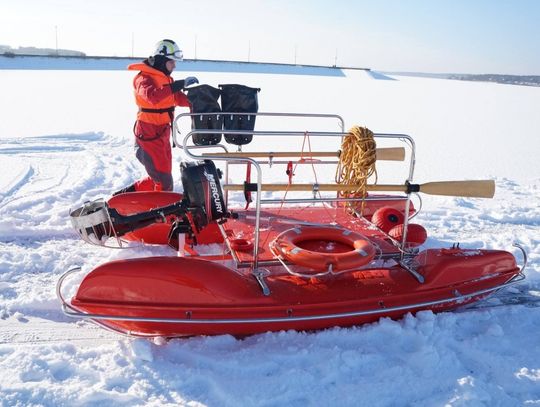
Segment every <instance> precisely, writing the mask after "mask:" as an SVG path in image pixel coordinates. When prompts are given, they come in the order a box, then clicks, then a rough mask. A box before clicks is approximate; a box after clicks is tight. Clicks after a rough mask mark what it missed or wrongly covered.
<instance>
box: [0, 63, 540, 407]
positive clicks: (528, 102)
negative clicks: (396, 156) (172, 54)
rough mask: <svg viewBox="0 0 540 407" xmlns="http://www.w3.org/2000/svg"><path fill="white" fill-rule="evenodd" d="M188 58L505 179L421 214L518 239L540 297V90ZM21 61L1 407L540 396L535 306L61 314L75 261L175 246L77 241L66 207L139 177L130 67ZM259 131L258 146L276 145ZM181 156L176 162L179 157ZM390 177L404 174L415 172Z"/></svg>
mask: <svg viewBox="0 0 540 407" xmlns="http://www.w3.org/2000/svg"><path fill="white" fill-rule="evenodd" d="M66 63H67V62H66ZM179 65H181V64H179ZM190 67H192V68H194V69H193V70H192V71H189V74H195V75H196V76H197V77H198V78H199V80H200V81H201V82H202V83H208V84H211V85H213V86H217V85H218V84H220V83H242V84H245V85H248V86H253V87H260V88H261V89H262V90H261V93H260V95H259V104H260V111H265V112H270V111H281V112H311V113H337V114H340V115H341V116H342V117H343V118H344V120H345V123H346V128H348V127H350V126H352V125H353V124H360V125H366V126H368V127H369V128H370V129H372V130H374V131H376V132H385V133H405V134H409V135H411V136H413V137H414V140H415V142H416V146H417V155H416V171H415V180H416V181H417V182H420V183H422V182H429V181H439V180H452V179H484V178H486V179H494V180H495V181H496V184H497V192H496V195H495V198H494V199H493V200H485V199H472V198H471V199H469V198H457V197H456V198H453V197H435V196H428V195H426V196H423V197H422V198H423V210H422V212H421V213H420V214H419V215H418V216H417V217H416V218H415V222H416V223H421V224H422V225H424V226H425V227H426V229H427V230H428V236H429V238H428V242H427V245H428V246H430V247H437V246H440V245H443V246H450V245H451V244H452V243H454V242H460V243H461V246H462V247H466V248H500V249H506V250H510V251H513V252H514V253H515V254H516V257H517V258H518V260H519V261H520V262H521V256H520V253H519V251H518V250H517V249H515V248H513V247H512V246H511V245H512V243H514V242H516V243H519V244H521V245H523V246H524V247H525V248H526V250H527V252H528V257H529V265H528V266H527V269H526V272H527V276H528V279H527V280H526V281H525V282H524V283H521V284H520V286H518V287H517V288H518V289H519V290H522V289H527V290H530V291H531V292H532V293H534V292H536V293H537V294H538V293H539V291H540V233H539V232H540V205H538V202H540V171H539V169H540V164H539V161H538V159H537V157H536V155H537V152H538V151H540V137H538V129H539V128H540V115H538V113H537V112H538V106H540V88H534V87H522V86H510V85H500V84H492V83H476V82H461V81H449V80H441V79H428V78H412V77H405V76H403V77H401V76H393V77H392V78H389V77H387V76H385V75H382V74H379V73H376V72H371V73H370V72H364V71H355V70H339V71H340V72H339V74H338V75H335V74H328V75H325V74H323V73H321V72H318V73H315V74H314V73H310V72H309V71H307V72H308V74H303V75H299V74H297V73H296V72H295V73H287V72H283V71H278V70H279V69H278V68H279V67H274V69H275V71H272V66H269V67H268V66H267V67H265V70H266V71H265V73H262V72H263V71H260V72H258V73H254V72H245V71H243V72H231V66H230V65H215V64H214V69H213V71H212V70H211V69H209V68H201V69H200V70H196V69H195V68H197V65H196V64H194V65H191V66H190ZM24 68H25V69H14V68H13V67H12V68H10V69H9V70H0V89H2V91H3V94H4V97H2V98H0V110H1V111H2V112H4V115H3V116H2V120H1V121H0V163H1V171H0V405H2V406H13V405H14V406H27V405H35V406H37V405H45V406H56V405H81V406H98V405H129V406H136V405H150V406H162V405H170V406H177V405H187V406H201V405H210V406H238V405H250V406H251V405H253V406H275V405H288V406H304V405H335V404H337V403H339V404H340V405H346V406H349V405H350V406H353V405H370V406H410V405H414V406H432V405H437V406H438V405H441V406H442V405H448V406H514V405H538V404H540V347H539V346H538V337H539V336H540V318H539V310H540V308H536V307H527V306H524V305H516V306H497V307H490V308H483V309H476V310H462V311H458V312H454V313H442V314H436V315H435V314H432V313H431V312H421V313H419V314H417V315H416V316H414V317H413V316H411V315H408V316H406V317H405V318H403V319H402V320H399V321H392V320H389V319H382V320H380V321H379V322H376V323H373V324H370V325H365V326H360V327H354V328H349V329H343V328H334V329H329V330H325V331H321V332H315V333H304V332H293V331H291V332H278V333H266V334H262V335H255V336H251V337H248V338H245V339H235V338H233V337H231V336H227V335H224V336H217V337H195V338H190V339H182V340H172V341H168V342H167V341H163V340H156V341H153V342H152V341H148V340H142V339H136V340H134V339H127V338H124V337H119V336H117V335H115V334H113V333H110V332H107V331H103V330H100V329H98V328H97V327H95V326H93V325H90V324H88V323H85V322H75V321H73V320H72V319H70V318H68V317H66V316H64V315H63V314H62V312H61V310H60V306H59V301H58V300H57V298H56V294H55V285H56V281H57V280H58V278H59V277H60V276H61V275H62V274H63V273H64V272H65V271H66V270H68V269H69V268H71V267H73V266H75V265H79V266H81V267H82V274H84V273H86V272H88V271H90V270H91V269H92V268H93V267H95V266H96V265H98V264H101V263H103V262H105V261H108V260H112V259H118V258H126V257H135V256H152V255H174V252H173V251H172V250H170V249H168V248H157V247H140V246H138V247H135V248H132V249H127V250H115V249H107V248H96V247H94V246H90V245H88V244H85V243H84V242H82V241H80V240H79V239H78V238H77V236H76V235H75V233H74V232H73V231H72V229H71V227H70V224H69V221H68V216H67V215H68V211H69V209H70V208H73V207H76V206H77V205H80V204H81V203H82V202H84V201H87V200H93V199H96V198H99V197H106V196H108V194H110V192H111V191H113V190H115V189H118V188H121V187H123V186H125V185H127V184H128V183H129V182H131V181H133V180H134V179H136V178H138V177H139V176H141V175H142V173H143V172H142V168H141V166H140V165H139V164H138V163H137V161H136V160H135V157H134V154H133V147H132V135H131V127H132V123H133V120H134V112H135V110H136V108H135V107H134V103H133V100H132V98H133V96H132V94H131V80H132V77H133V73H132V72H127V71H119V70H113V69H111V70H91V69H84V70H83V69H79V70H68V69H67V68H68V67H67V66H63V68H62V70H32V69H26V68H27V67H24ZM184 68H185V67H184ZM184 68H182V69H183V70H184ZM58 69H60V68H58ZM306 69H308V68H306ZM185 74H186V73H185V72H177V73H176V76H177V77H178V78H181V77H182V75H185ZM389 79H393V80H389ZM267 124H268V126H275V128H277V129H279V128H280V127H281V128H287V127H294V130H308V129H313V130H330V131H335V130H338V128H337V123H336V121H335V120H323V119H317V120H306V119H291V120H286V121H284V120H283V119H279V120H274V121H272V119H266V120H263V119H262V118H259V119H258V121H257V128H261V127H262V126H266V125H267ZM186 130H187V126H186V125H184V127H183V128H182V132H183V134H184V135H185V134H186ZM259 143H260V144H259V145H257V146H256V147H257V148H261V149H263V148H265V143H272V142H269V141H268V140H265V141H262V142H259ZM280 143H282V144H287V143H289V144H290V145H287V146H285V145H284V146H283V149H285V150H291V149H293V148H299V147H300V145H297V144H293V142H292V141H291V142H287V143H286V142H283V141H282V139H280ZM274 144H275V143H274ZM274 144H270V145H271V146H272V147H273V148H275V145H274ZM266 148H267V147H266ZM173 153H174V159H175V162H176V163H179V162H180V161H181V160H182V159H183V158H184V157H183V155H182V153H181V152H180V150H178V149H176V150H175V151H174V152H173ZM386 165H387V168H389V169H390V170H392V169H394V168H398V167H396V166H395V164H392V163H389V164H386ZM177 167H178V165H175V168H176V169H175V173H174V174H173V175H174V176H175V179H176V180H177V188H179V185H178V183H179V182H178V180H179V171H178V169H177ZM283 177H284V178H283V180H281V179H280V180H279V181H283V182H284V181H285V175H283ZM394 177H395V178H396V180H400V181H403V180H404V178H405V177H406V173H404V172H403V171H401V172H399V173H398V174H396V175H395V176H394ZM236 203H238V204H240V203H241V198H237V200H236ZM80 277H82V275H81V276H80ZM80 277H79V278H80ZM76 283H77V281H70V282H69V284H68V286H67V287H66V288H67V291H70V290H71V292H73V290H74V289H75V287H76ZM519 290H515V292H519Z"/></svg>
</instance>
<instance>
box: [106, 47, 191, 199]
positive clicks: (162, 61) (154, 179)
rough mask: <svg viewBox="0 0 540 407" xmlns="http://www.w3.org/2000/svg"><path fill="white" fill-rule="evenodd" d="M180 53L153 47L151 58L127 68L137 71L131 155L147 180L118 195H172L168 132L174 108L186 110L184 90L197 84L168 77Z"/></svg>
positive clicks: (180, 59) (179, 58) (187, 102)
mask: <svg viewBox="0 0 540 407" xmlns="http://www.w3.org/2000/svg"><path fill="white" fill-rule="evenodd" d="M182 59H183V55H182V51H181V50H180V48H179V47H178V45H177V44H176V43H175V42H174V41H172V40H162V41H159V42H158V43H157V44H156V49H155V51H154V55H153V56H151V57H149V58H147V59H145V60H144V61H142V62H140V63H136V64H131V65H129V66H128V69H129V70H132V71H139V73H138V74H137V75H136V76H135V78H134V79H133V87H134V90H135V103H136V104H137V106H138V107H139V111H138V113H137V121H136V122H135V126H134V127H133V132H134V134H135V155H136V157H137V159H138V160H139V161H140V162H141V164H142V165H144V168H145V169H146V172H147V174H148V177H145V178H143V179H140V180H138V181H136V182H135V183H134V184H132V185H129V186H127V187H125V188H123V189H121V190H120V191H117V192H115V193H113V196H114V195H118V194H120V193H124V192H136V191H172V190H173V177H172V151H171V140H170V138H171V137H170V136H171V128H172V121H173V119H174V108H175V106H184V107H190V104H189V101H188V99H187V96H186V95H185V94H184V93H183V92H182V91H183V90H184V88H186V87H189V86H190V85H193V84H197V83H199V81H198V80H197V78H195V77H193V76H190V77H187V78H185V79H183V80H177V81H175V80H174V79H173V78H172V77H171V74H172V72H173V70H174V68H175V67H176V61H182Z"/></svg>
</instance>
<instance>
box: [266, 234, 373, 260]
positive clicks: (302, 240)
mask: <svg viewBox="0 0 540 407" xmlns="http://www.w3.org/2000/svg"><path fill="white" fill-rule="evenodd" d="M314 242H317V244H319V247H318V248H317V249H320V250H309V249H307V247H309V248H313V247H314V246H315V245H314ZM321 244H322V245H325V246H324V247H321ZM270 248H271V249H272V251H273V252H274V254H276V255H278V256H281V257H282V258H284V259H285V260H288V261H290V262H292V263H294V264H298V265H300V266H304V267H309V268H311V269H313V270H328V269H330V267H331V270H333V271H338V270H349V269H355V268H359V267H362V266H364V265H366V264H368V263H369V262H370V261H371V260H372V259H373V257H375V247H374V246H373V244H372V243H371V242H370V241H369V240H368V239H367V238H366V237H364V236H363V235H361V234H360V233H356V232H353V231H351V230H347V229H343V228H338V227H330V226H323V227H317V226H304V227H296V228H292V229H289V230H286V231H285V232H283V233H281V234H280V235H279V236H278V237H276V239H275V240H274V241H273V242H272V243H270Z"/></svg>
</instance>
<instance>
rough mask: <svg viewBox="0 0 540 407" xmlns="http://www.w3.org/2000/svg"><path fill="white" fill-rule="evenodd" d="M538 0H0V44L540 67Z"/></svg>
mask: <svg viewBox="0 0 540 407" xmlns="http://www.w3.org/2000/svg"><path fill="white" fill-rule="evenodd" d="M539 21H540V0H514V1H502V0H491V1H488V0H468V1H466V0H432V1H428V0H409V1H405V0H402V1H397V0H381V1H352V0H349V1H347V0H332V1H330V0H329V1H322V0H311V1H308V0H296V1H295V0H288V1H285V0H283V1H282V0H275V1H259V0H250V1H247V0H238V1H235V0H229V1H217V0H215V1H211V0H189V1H181V0H175V1H174V0H161V1H159V2H149V1H147V0H146V1H139V0H131V1H128V0H92V1H84V0H48V1H47V0H18V1H16V2H15V1H13V0H0V45H10V46H12V47H18V46H36V47H48V48H55V46H56V33H57V34H58V46H59V48H66V49H75V50H80V51H83V52H85V53H86V54H88V55H117V56H131V54H132V53H133V54H134V55H135V56H147V55H149V54H150V53H151V51H152V49H153V44H154V43H155V42H156V41H157V40H159V39H162V38H172V39H174V40H176V41H177V42H178V43H180V45H181V47H182V48H183V50H184V55H185V57H186V58H195V57H197V58H199V59H231V60H242V61H246V60H248V59H249V60H251V61H271V62H284V63H295V62H296V63H298V64H320V65H333V64H334V63H335V62H337V65H339V66H354V67H369V68H372V69H375V70H387V71H417V72H463V73H506V74H523V75H525V74H529V75H534V74H536V75H540V41H539V38H540V24H539Z"/></svg>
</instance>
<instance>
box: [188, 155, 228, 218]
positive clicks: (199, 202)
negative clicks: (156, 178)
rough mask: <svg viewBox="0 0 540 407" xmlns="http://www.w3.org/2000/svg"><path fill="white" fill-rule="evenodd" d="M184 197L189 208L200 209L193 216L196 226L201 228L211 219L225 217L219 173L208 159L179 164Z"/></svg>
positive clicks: (225, 209)
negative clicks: (199, 211)
mask: <svg viewBox="0 0 540 407" xmlns="http://www.w3.org/2000/svg"><path fill="white" fill-rule="evenodd" d="M180 170H181V172H182V185H183V186H184V198H185V199H187V202H188V205H189V207H190V208H193V209H195V210H197V209H200V210H201V213H198V214H197V216H195V221H196V223H197V227H199V228H202V227H204V226H206V225H207V224H208V223H210V222H212V221H217V220H220V219H223V218H225V217H227V208H226V205H225V200H224V199H223V191H222V190H221V185H220V182H219V179H220V173H219V170H218V169H217V168H216V166H215V164H214V163H213V162H212V161H210V160H205V161H203V162H199V163H194V162H183V163H182V164H181V165H180Z"/></svg>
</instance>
